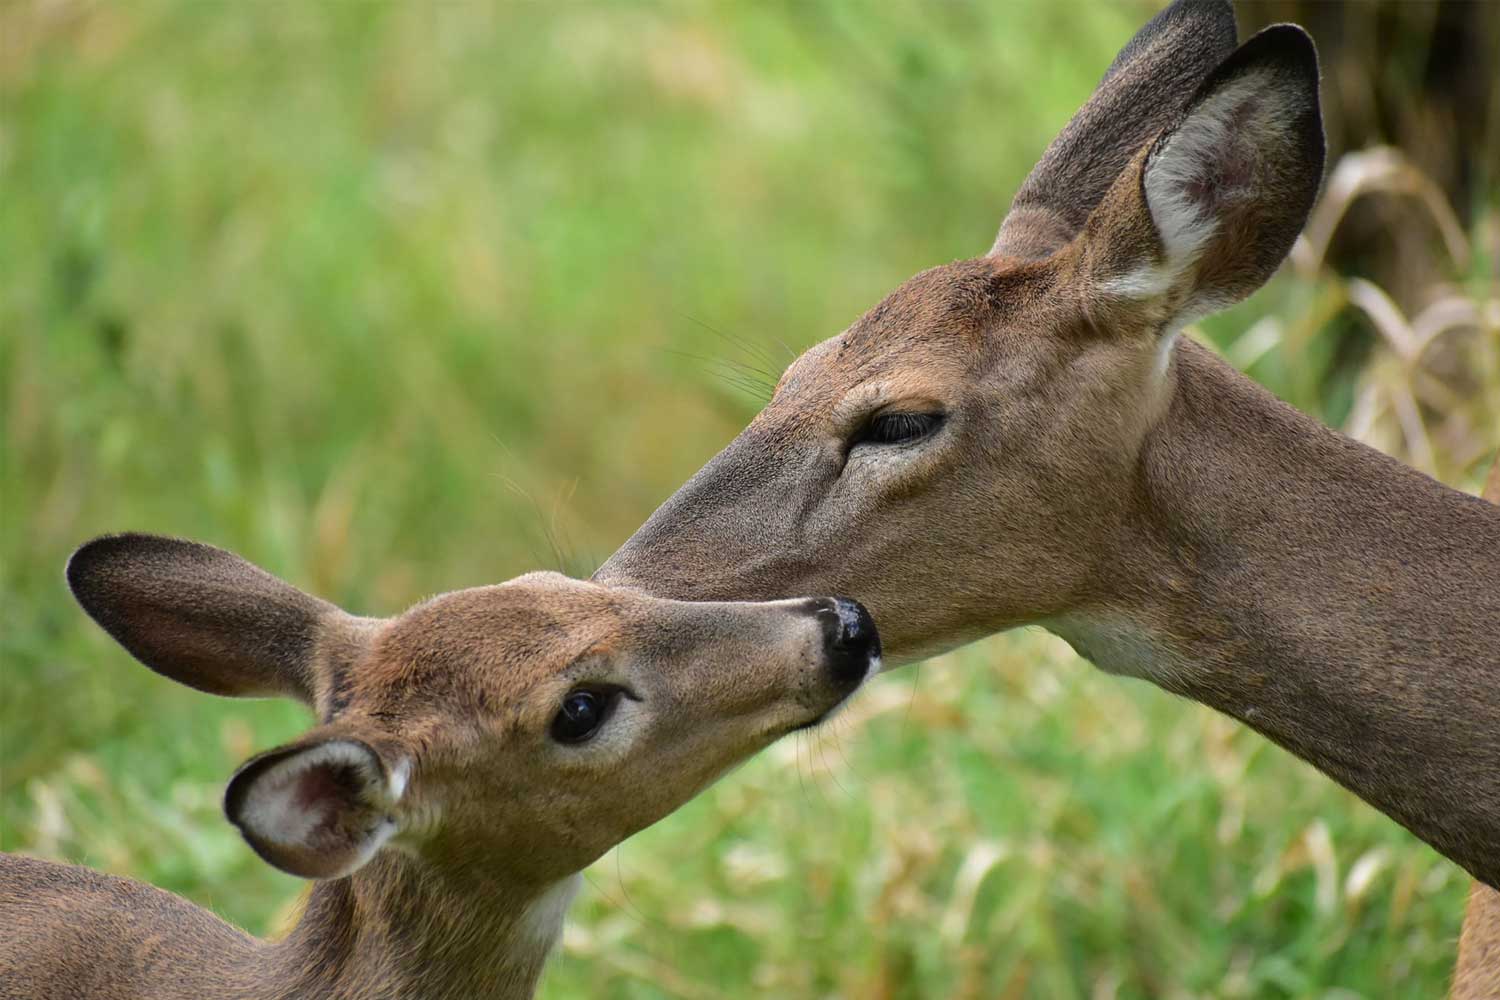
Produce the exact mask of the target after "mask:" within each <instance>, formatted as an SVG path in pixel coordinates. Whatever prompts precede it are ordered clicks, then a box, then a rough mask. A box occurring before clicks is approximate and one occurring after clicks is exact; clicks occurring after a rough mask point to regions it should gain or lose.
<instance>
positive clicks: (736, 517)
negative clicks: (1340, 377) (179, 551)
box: [596, 3, 1500, 885]
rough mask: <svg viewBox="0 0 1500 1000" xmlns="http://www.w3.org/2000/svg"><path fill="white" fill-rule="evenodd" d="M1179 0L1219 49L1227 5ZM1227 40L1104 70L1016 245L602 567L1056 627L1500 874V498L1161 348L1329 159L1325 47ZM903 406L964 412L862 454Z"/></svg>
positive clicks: (899, 627) (823, 364) (1264, 243)
mask: <svg viewBox="0 0 1500 1000" xmlns="http://www.w3.org/2000/svg"><path fill="white" fill-rule="evenodd" d="M1172 10H1173V11H1175V12H1176V13H1175V14H1173V15H1172V17H1171V18H1170V20H1173V21H1174V23H1177V24H1178V25H1179V26H1180V28H1179V30H1185V31H1188V32H1189V33H1196V36H1197V37H1202V38H1205V39H1217V38H1219V33H1220V30H1221V27H1220V25H1219V24H1218V23H1217V22H1216V21H1215V18H1222V17H1227V16H1228V14H1227V7H1224V6H1222V5H1214V4H1209V5H1201V6H1200V5H1189V4H1185V3H1178V4H1174V6H1173V8H1172ZM1216 11H1217V12H1219V13H1215V12H1216ZM1164 16H1166V15H1164ZM1201 18H1208V20H1209V21H1210V22H1214V23H1212V24H1205V23H1204V22H1203V21H1202V20H1201ZM1161 20H1162V19H1161V18H1158V20H1157V21H1153V22H1152V24H1153V25H1156V24H1157V23H1158V22H1159V21H1161ZM1150 30H1151V28H1150V26H1148V29H1147V31H1148V33H1149V31H1150ZM1216 46H1217V42H1205V43H1204V44H1202V45H1193V46H1190V47H1187V48H1186V49H1185V50H1184V51H1183V56H1182V59H1181V60H1180V61H1179V60H1178V59H1177V54H1176V52H1175V51H1174V49H1173V48H1172V47H1162V46H1160V45H1154V44H1152V42H1151V41H1150V39H1147V40H1146V41H1145V42H1143V43H1132V45H1131V46H1129V47H1127V50H1126V51H1127V53H1128V52H1131V51H1132V50H1134V51H1135V52H1136V53H1137V57H1135V58H1130V59H1125V58H1124V57H1123V56H1122V60H1123V62H1122V64H1121V66H1120V68H1119V70H1118V72H1120V73H1126V74H1132V75H1133V79H1132V81H1131V82H1130V91H1131V92H1132V93H1134V94H1137V95H1140V96H1138V97H1137V98H1136V99H1135V100H1134V101H1133V102H1132V105H1131V106H1132V107H1134V106H1135V105H1136V104H1146V105H1149V106H1150V108H1151V111H1150V114H1149V115H1146V116H1145V117H1142V114H1143V112H1140V111H1136V112H1132V111H1131V110H1130V109H1127V108H1120V107H1119V106H1118V104H1117V102H1116V101H1115V99H1114V98H1113V97H1111V94H1113V93H1116V92H1118V91H1120V89H1121V88H1122V87H1124V86H1125V83H1124V81H1120V80H1116V81H1114V82H1113V83H1111V82H1110V80H1109V79H1108V78H1107V79H1106V81H1105V85H1104V86H1103V87H1102V88H1101V93H1100V95H1098V96H1096V97H1095V98H1094V99H1093V100H1092V101H1091V102H1090V103H1089V104H1088V105H1086V106H1085V108H1084V110H1083V111H1082V112H1080V114H1079V116H1078V117H1077V118H1076V119H1075V120H1074V123H1073V124H1072V125H1070V126H1069V129H1068V130H1066V131H1065V132H1064V137H1066V141H1064V139H1062V138H1060V139H1059V142H1058V143H1057V144H1054V147H1053V150H1054V151H1057V150H1064V151H1065V152H1053V151H1049V154H1048V157H1047V158H1045V159H1044V160H1043V162H1042V163H1041V164H1040V165H1039V166H1038V168H1037V172H1036V173H1035V174H1034V175H1033V177H1032V178H1031V179H1029V180H1028V181H1027V183H1026V184H1025V185H1024V186H1023V188H1022V190H1023V192H1025V193H1026V197H1025V198H1022V197H1020V196H1018V198H1017V203H1016V205H1015V206H1014V207H1013V209H1012V216H1011V218H1008V219H1007V220H1006V223H1005V225H1004V226H1003V227H1002V229H1001V237H1000V239H999V241H998V242H997V248H996V251H995V252H992V253H991V254H990V255H989V256H987V257H985V258H982V259H979V260H971V261H961V262H958V263H955V264H950V265H946V266H944V267H939V268H935V269H933V270H931V271H927V272H924V273H923V274H921V275H918V276H917V277H915V278H913V279H911V280H910V281H908V282H907V283H906V284H905V285H903V286H902V287H900V288H898V289H897V290H896V291H895V292H893V293H892V294H891V295H890V296H889V297H888V298H887V299H886V301H885V302H883V303H882V304H881V305H879V306H877V307H876V308H875V309H874V310H872V311H871V312H869V313H868V314H866V315H865V316H864V317H862V318H861V319H860V320H859V321H858V322H856V323H855V324H854V325H853V326H852V327H851V328H850V329H849V330H847V331H845V332H844V333H843V334H841V335H839V336H837V337H835V338H833V339H832V340H829V341H826V342H824V343H822V344H819V345H818V346H816V347H814V348H812V349H811V350H810V351H808V352H807V353H806V354H805V355H803V356H802V357H801V358H800V359H798V360H797V361H796V362H795V363H794V364H793V366H792V367H791V369H790V370H789V371H788V372H787V375H786V377H785V378H784V379H783V380H782V383H781V385H780V386H779V387H778V390H777V392H776V394H775V396H774V397H773V399H772V400H771V402H770V403H769V404H768V405H767V407H766V408H765V410H764V411H763V412H762V413H761V414H760V415H759V416H757V417H756V419H755V420H754V421H753V422H752V423H751V425H750V426H749V427H748V428H747V429H746V430H745V431H744V433H742V434H741V435H740V436H739V437H738V438H737V439H736V440H735V441H734V442H732V443H731V444H730V445H729V446H728V447H727V448H726V449H725V450H724V451H723V452H722V453H721V454H720V455H718V456H717V457H716V458H715V459H713V460H712V461H711V462H710V463H709V464H708V465H707V466H705V467H704V468H703V469H702V470H701V471H700V472H699V473H698V474H697V475H695V476H694V477H693V478H692V479H691V480H689V482H688V483H687V484H686V485H684V486H683V487H682V489H681V490H679V491H678V492H677V493H676V494H675V495H674V496H673V497H671V498H670V499H669V500H668V501H667V502H666V503H665V504H664V505H663V506H662V507H661V509H660V510H658V511H657V512H656V513H655V514H654V515H652V517H651V518H650V519H649V520H648V521H647V522H646V524H645V525H644V526H642V528H641V529H640V530H639V531H638V532H637V533H636V535H635V536H634V537H632V538H631V539H630V540H629V541H627V542H626V543H625V545H624V546H622V547H621V549H620V550H619V551H618V552H616V553H615V554H614V556H612V557H611V558H610V559H609V561H608V562H606V563H605V565H604V566H603V567H601V568H600V570H599V572H598V573H597V574H596V579H599V580H602V581H607V582H610V583H612V584H617V585H627V586H637V587H641V588H644V589H647V590H650V591H651V592H653V593H658V594H663V595H670V596H675V597H681V598H714V599H727V598H742V599H743V598H765V597H773V596H777V595H781V594H786V593H795V592H805V591H809V590H813V591H829V592H838V593H849V594H852V595H854V596H856V597H858V598H860V599H861V600H863V601H864V602H866V603H867V604H868V605H869V606H870V608H871V609H872V610H873V611H874V613H875V614H876V615H877V617H878V618H879V620H880V622H881V626H882V630H883V633H884V635H885V638H886V643H887V650H888V651H889V653H890V654H891V660H892V662H902V661H907V662H909V661H911V660H914V659H918V658H920V657H922V656H925V655H929V654H931V653H933V652H936V651H939V650H942V649H945V648H949V647H952V646H956V645H960V644H962V643H965V642H968V641H970V640H972V639H976V638H979V637H981V636H984V635H988V634H990V633H993V632H996V631H1000V630H1003V629H1007V628H1011V627H1014V626H1018V625H1025V624H1041V625H1044V626H1046V627H1048V628H1050V629H1052V630H1053V631H1055V632H1057V633H1058V634H1060V635H1062V636H1063V637H1064V638H1066V639H1067V640H1068V641H1070V642H1071V643H1072V644H1073V645H1074V647H1075V648H1076V649H1078V650H1079V651H1080V652H1081V653H1082V654H1083V655H1084V656H1086V657H1088V658H1090V659H1092V660H1093V661H1094V662H1095V663H1097V664H1099V665H1100V666H1101V667H1104V668H1105V669H1107V670H1110V671H1113V672H1119V673H1128V674H1133V675H1136V676H1141V677H1145V678H1148V679H1150V680H1152V681H1154V682H1155V683H1157V684H1159V685H1161V686H1162V687H1165V688H1167V689H1168V690H1171V691H1174V692H1176V693H1178V694H1181V695H1184V696H1187V697H1190V698H1194V699H1196V700H1198V701H1201V702H1204V703H1206V704H1209V705H1212V706H1214V707H1215V708H1217V709H1219V710H1221V711H1223V712H1225V713H1227V714H1229V715H1231V716H1234V717H1235V718H1238V719H1240V720H1242V721H1244V722H1246V723H1247V724H1248V725H1250V726H1252V727H1254V728H1256V729H1258V730H1259V731H1260V732H1262V733H1264V734H1265V735H1267V736H1268V737H1270V738H1271V739H1273V740H1275V741H1276V742H1278V743H1280V744H1281V745H1283V746H1285V747H1287V748H1288V749H1290V750H1291V751H1292V752H1294V753H1296V754H1298V755H1299V756H1301V757H1303V758H1304V759H1306V760H1308V761H1310V762H1312V763H1313V764H1315V765H1316V766H1318V767H1319V768H1321V769H1323V770H1324V771H1325V772H1327V773H1328V774H1330V775H1331V776H1333V777H1334V778H1335V779H1337V780H1338V781H1339V782H1341V783H1342V784H1344V785H1345V786H1347V787H1349V788H1350V789H1352V790H1354V791H1355V792H1357V793H1358V794H1359V795H1361V796H1362V797H1364V798H1365V799H1366V800H1368V801H1369V802H1371V803H1373V804H1374V805H1375V806H1377V807H1378V808H1380V809H1382V810H1383V811H1385V812H1386V813H1387V814H1388V815H1390V816H1392V817H1393V818H1395V819H1396V820H1397V821H1399V822H1400V823H1402V824H1403V825H1405V826H1407V827H1408V828H1409V829H1411V830H1413V831H1414V832H1415V833H1417V834H1418V835H1419V836H1421V837H1422V838H1423V839H1425V840H1426V841H1428V842H1429V843H1430V844H1432V845H1433V846H1434V847H1436V848H1437V849H1438V850H1439V851H1441V852H1443V853H1444V854H1446V855H1447V856H1448V857H1450V858H1452V859H1453V860H1454V861H1456V862H1458V863H1459V864H1461V865H1463V866H1464V867H1465V868H1466V869H1468V870H1469V871H1470V872H1472V873H1473V874H1474V875H1475V876H1476V877H1477V878H1479V879H1480V880H1482V881H1484V882H1486V883H1488V884H1490V885H1500V629H1497V628H1496V625H1497V623H1500V513H1497V511H1496V510H1494V509H1493V508H1491V507H1489V506H1488V505H1486V504H1484V503H1482V502H1481V501H1480V500H1478V499H1476V498H1474V497H1471V496H1466V495H1464V494H1462V493H1459V492H1457V491H1455V490H1452V489H1449V488H1447V487H1445V486H1443V485H1442V484H1440V483H1437V482H1434V481H1433V480H1431V479H1429V478H1428V477H1426V476H1424V475H1422V474H1420V473H1418V472H1415V471H1413V470H1412V469H1409V468H1407V467H1405V466H1402V465H1401V464H1399V463H1397V462H1395V461H1394V460H1392V459H1390V458H1388V457H1386V456H1384V455H1381V454H1379V453H1378V452H1375V451H1374V450H1372V449H1370V448H1367V447H1365V446H1363V445H1360V444H1358V443H1356V442H1354V441H1351V440H1349V439H1348V438H1345V437H1342V436H1341V435H1339V434H1337V433H1335V432H1333V431H1331V430H1329V429H1327V428H1326V427H1323V426H1322V425H1320V424H1319V423H1318V422H1317V421H1315V420H1313V419H1311V418H1309V417H1307V416H1305V415H1303V414H1300V413H1298V412H1296V411H1295V410H1293V409H1292V408H1290V407H1288V406H1286V405H1284V404H1283V403H1281V402H1280V401H1278V400H1276V399H1275V398H1274V397H1272V396H1271V395H1270V394H1269V393H1267V392H1266V391H1264V390H1263V389H1261V388H1260V387H1259V386H1257V385H1255V384H1254V383H1253V382H1251V381H1250V380H1249V379H1247V378H1245V377H1244V376H1242V375H1240V374H1239V373H1238V372H1236V371H1234V370H1233V369H1232V368H1231V367H1230V366H1229V365H1227V364H1225V363H1224V362H1223V361H1221V360H1219V359H1218V358H1217V357H1215V356H1214V355H1213V354H1212V353H1211V352H1209V351H1208V350H1207V349H1206V348H1204V347H1201V346H1200V345H1198V344H1196V343H1194V342H1192V341H1182V342H1178V341H1177V340H1175V339H1174V338H1175V334H1176V331H1177V330H1178V329H1179V328H1180V327H1181V325H1182V324H1183V323H1185V322H1188V321H1190V320H1192V319H1193V318H1196V317H1197V316H1201V315H1203V314H1205V313H1207V312H1211V311H1213V310H1214V309H1218V308H1222V307H1223V306H1225V305H1227V304H1229V303H1231V302H1234V301H1236V300H1238V299H1240V298H1242V297H1244V296H1245V295H1247V294H1249V293H1250V292H1251V291H1253V290H1254V289H1255V288H1256V287H1258V286H1259V285H1260V284H1261V283H1263V282H1264V281H1265V280H1266V278H1267V277H1268V276H1269V275H1270V274H1271V272H1272V271H1273V270H1274V269H1275V267H1276V266H1277V265H1278V264H1279V262H1280V261H1281V259H1282V258H1283V257H1284V256H1285V254H1286V253H1287V251H1288V250H1289V248H1290V246H1291V243H1292V241H1293V239H1294V238H1295V236H1296V234H1297V232H1298V230H1299V229H1300V227H1301V225H1302V223H1303V221H1304V220H1305V218H1306V214H1307V211H1308V209H1309V208H1310V206H1311V204H1312V202H1313V199H1314V197H1315V194H1316V191H1317V187H1318V183H1319V178H1320V175H1321V168H1322V162H1323V141H1322V128H1321V118H1320V115H1319V111H1318V103H1317V66H1316V58H1315V55H1314V53H1313V49H1312V45H1311V42H1310V40H1309V39H1307V37H1306V35H1305V34H1304V33H1302V32H1301V31H1300V29H1297V28H1294V27H1291V26H1285V25H1283V26H1277V27H1274V28H1270V29H1267V30H1266V31H1265V32H1262V33H1261V34H1260V35H1257V36H1256V37H1255V38H1253V39H1251V40H1250V41H1248V42H1247V43H1245V45H1243V46H1241V47H1240V48H1239V49H1238V50H1235V51H1234V52H1233V53H1232V54H1229V53H1226V54H1224V55H1222V56H1220V58H1222V62H1219V63H1218V64H1217V65H1216V66H1215V65H1213V64H1212V63H1205V61H1204V58H1203V57H1204V55H1205V53H1207V52H1209V51H1217V49H1216ZM1141 53H1146V54H1148V56H1149V57H1148V56H1142V55H1140V54H1141ZM1188 80H1192V81H1201V82H1186V81H1188ZM1101 101H1102V102H1103V103H1102V104H1101V103H1100V102H1101ZM1101 106H1108V107H1110V108H1115V109H1116V110H1118V111H1119V113H1118V114H1114V113H1111V114H1101V113H1099V108H1100V107H1101ZM1163 109H1170V114H1167V113H1166V112H1165V111H1163ZM1159 115H1165V117H1158V116H1159ZM1143 129H1145V130H1146V131H1145V132H1144V133H1143V131H1142V130H1143ZM1152 129H1156V130H1159V133H1158V131H1152ZM1074 160H1081V161H1082V162H1083V163H1084V164H1085V165H1086V169H1083V170H1082V172H1081V173H1080V171H1079V170H1078V169H1077V168H1075V167H1074V166H1072V162H1073V161H1074ZM1174 171H1176V172H1174ZM1104 176H1108V177H1109V178H1110V181H1109V182H1108V183H1099V180H1098V179H1099V178H1100V177H1104ZM1153 190H1155V191H1156V192H1157V194H1156V195H1152V194H1151V193H1150V192H1151V191H1153ZM1018 212H1019V213H1021V214H1020V215H1019V216H1018V215H1017V213H1018ZM1039 215H1044V216H1045V217H1046V221H1045V223H1044V224H1038V223H1037V219H1038V218H1039ZM1203 218H1208V219H1212V220H1213V222H1214V225H1213V226H1211V227H1209V228H1207V229H1203V228H1200V229H1194V228H1193V226H1192V225H1188V223H1191V222H1192V221H1193V220H1194V219H1199V220H1200V221H1201V219H1203ZM1012 219H1014V220H1016V221H1015V222H1014V223H1013V222H1012ZM1174 226H1175V227H1176V228H1174ZM1174 232H1176V233H1178V234H1179V236H1178V237H1177V242H1176V244H1175V245H1176V246H1177V247H1178V249H1175V250H1174V249H1173V247H1174V243H1173V239H1172V238H1169V237H1170V236H1171V234H1172V233H1174ZM1183 233H1186V234H1188V235H1192V234H1194V233H1201V234H1203V236H1202V242H1201V244H1194V243H1192V242H1191V241H1185V237H1182V236H1181V234H1183ZM1012 237H1014V239H1012ZM1182 246H1190V247H1191V246H1197V247H1198V249H1196V250H1183V249H1181V247H1182ZM883 411H908V412H922V413H941V414H943V415H944V416H945V417H946V420H945V422H944V423H943V424H942V426H941V427H940V429H939V430H937V431H936V432H935V433H933V434H932V435H931V436H930V437H928V438H926V439H924V440H921V441H919V442H914V443H909V444H901V445H879V446H874V445H869V444H861V443H860V440H861V439H860V430H859V429H860V428H861V427H864V426H867V425H869V423H870V421H871V420H872V419H874V418H875V417H877V416H878V415H879V414H880V413H881V412H883Z"/></svg>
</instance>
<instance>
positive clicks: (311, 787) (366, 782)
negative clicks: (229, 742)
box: [224, 730, 407, 878]
mask: <svg viewBox="0 0 1500 1000" xmlns="http://www.w3.org/2000/svg"><path fill="white" fill-rule="evenodd" d="M406 767H407V765H406V764H405V763H404V762H403V763H400V764H398V765H397V766H396V767H394V768H392V767H389V766H387V764H386V762H385V761H384V760H383V759H382V758H381V756H380V754H379V753H378V752H376V750H375V749H374V748H373V747H371V746H370V745H369V744H368V743H366V742H364V741H363V740H360V739H357V738H353V737H350V736H348V735H346V734H334V733H332V732H325V733H322V734H321V735H320V734H319V731H317V730H314V731H313V733H311V734H309V735H308V736H307V737H304V738H303V739H302V740H299V741H298V742H296V743H293V744H290V745H288V746H284V747H281V748H279V749H276V750H270V751H267V752H266V753H263V754H260V755H259V756H256V757H252V758H251V759H250V760H248V761H246V762H245V764H244V765H242V766H241V767H240V769H239V770H238V771H236V772H235V774H234V777H233V778H231V779H230V781H229V788H228V789H227V790H226V792H225V794H224V813H225V815H227V816H228V817H229V821H230V822H231V823H233V824H234V825H235V826H237V827H239V830H240V833H242V834H244V837H245V840H246V841H247V842H249V844H250V846H251V847H253V848H254V849H255V853H256V854H259V855H260V856H261V857H262V858H264V859H265V860H266V861H268V862H270V863H271V864H273V865H275V866H276V867H277V868H280V869H281V870H282V871H284V872H288V873H290V874H292V875H298V876H301V877H302V878H342V877H343V876H345V875H349V874H351V873H353V872H354V871H356V870H358V869H359V868H360V867H361V866H362V865H364V863H365V862H367V861H369V860H370V858H372V857H374V856H375V852H376V851H378V850H380V848H381V846H382V845H384V844H385V842H386V841H387V840H389V839H390V838H391V836H392V835H393V834H394V833H395V832H396V830H397V821H396V819H395V816H394V815H393V813H394V810H395V808H396V804H397V803H398V802H399V801H400V800H401V794H402V792H404V791H405V788H406V773H407V772H406Z"/></svg>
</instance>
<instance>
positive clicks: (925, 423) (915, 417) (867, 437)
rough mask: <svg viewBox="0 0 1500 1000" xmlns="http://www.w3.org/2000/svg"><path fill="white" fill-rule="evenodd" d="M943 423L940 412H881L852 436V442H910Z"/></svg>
mask: <svg viewBox="0 0 1500 1000" xmlns="http://www.w3.org/2000/svg"><path fill="white" fill-rule="evenodd" d="M942 425H943V415H942V414H941V413H901V412H894V413H882V414H880V415H879V416H877V417H875V419H873V420H871V421H870V422H869V423H868V424H866V425H865V426H864V428H863V429H862V430H861V431H860V432H859V434H857V435H856V436H855V438H854V442H853V443H854V444H856V445H860V444H910V443H911V442H913V441H920V440H921V439H922V438H925V437H929V436H931V435H932V434H933V432H935V431H936V430H937V429H938V428H939V427H941V426H942Z"/></svg>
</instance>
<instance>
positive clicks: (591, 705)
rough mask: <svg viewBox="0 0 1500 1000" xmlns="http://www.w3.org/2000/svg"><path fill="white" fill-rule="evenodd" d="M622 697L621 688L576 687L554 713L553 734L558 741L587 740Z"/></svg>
mask: <svg viewBox="0 0 1500 1000" xmlns="http://www.w3.org/2000/svg"><path fill="white" fill-rule="evenodd" d="M619 700H620V689H619V688H597V687H580V688H574V689H573V690H571V691H569V692H568V693H567V695H566V696H564V697H563V700H562V705H561V706H560V707H559V708H558V710H557V714H556V715H555V716H553V717H552V738H553V739H554V740H556V741H557V742H559V743H582V742H584V741H585V740H587V739H589V738H590V737H591V736H593V735H594V734H595V733H597V732H598V731H599V727H601V726H603V725H604V723H605V722H606V721H607V720H608V719H609V717H610V714H611V713H612V712H613V711H614V709H615V705H616V704H617V703H618V702H619Z"/></svg>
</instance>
